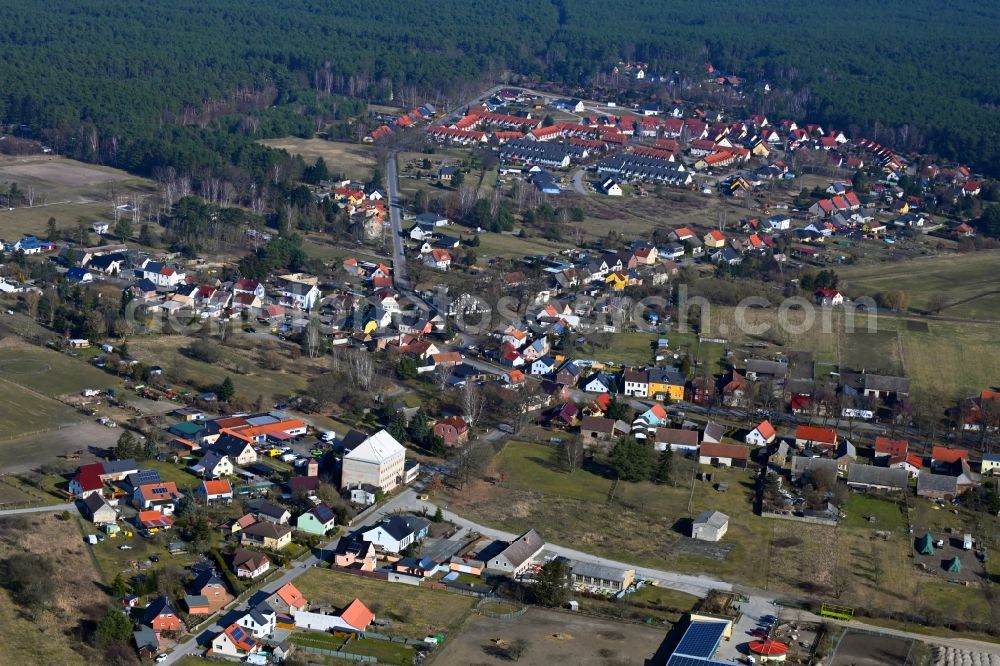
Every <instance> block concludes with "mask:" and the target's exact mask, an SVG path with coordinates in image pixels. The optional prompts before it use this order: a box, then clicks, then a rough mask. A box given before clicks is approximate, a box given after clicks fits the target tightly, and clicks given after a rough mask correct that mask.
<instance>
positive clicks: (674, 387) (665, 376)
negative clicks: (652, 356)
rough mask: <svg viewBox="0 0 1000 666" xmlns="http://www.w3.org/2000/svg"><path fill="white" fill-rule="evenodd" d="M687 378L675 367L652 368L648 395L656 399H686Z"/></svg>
mask: <svg viewBox="0 0 1000 666" xmlns="http://www.w3.org/2000/svg"><path fill="white" fill-rule="evenodd" d="M686 384H687V378H686V377H684V375H683V373H681V372H680V371H678V370H674V369H673V368H650V369H649V384H648V387H649V388H648V389H647V393H646V395H648V396H649V397H650V398H654V399H655V400H670V401H678V400H683V399H684V386H685V385H686Z"/></svg>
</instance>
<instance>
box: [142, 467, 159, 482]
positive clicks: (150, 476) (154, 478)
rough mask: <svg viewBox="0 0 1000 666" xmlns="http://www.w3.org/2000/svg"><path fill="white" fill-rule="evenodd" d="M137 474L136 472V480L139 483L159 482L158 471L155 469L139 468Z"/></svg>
mask: <svg viewBox="0 0 1000 666" xmlns="http://www.w3.org/2000/svg"><path fill="white" fill-rule="evenodd" d="M137 474H138V482H139V484H140V485H141V484H144V483H159V482H160V473H159V472H157V471H156V470H155V469H144V470H140V471H139V472H138V473H137Z"/></svg>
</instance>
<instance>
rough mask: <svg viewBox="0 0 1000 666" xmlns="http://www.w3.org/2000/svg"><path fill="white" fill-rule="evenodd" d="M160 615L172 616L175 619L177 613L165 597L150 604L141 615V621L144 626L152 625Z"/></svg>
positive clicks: (158, 598)
mask: <svg viewBox="0 0 1000 666" xmlns="http://www.w3.org/2000/svg"><path fill="white" fill-rule="evenodd" d="M161 615H173V616H174V617H177V611H175V610H174V608H173V606H171V605H170V600H169V599H167V598H166V597H157V598H156V599H154V600H153V601H152V603H150V604H149V605H148V606H146V610H145V611H144V612H143V614H142V619H143V621H144V622H145V623H146V624H152V622H153V620H155V619H156V618H158V617H160V616H161Z"/></svg>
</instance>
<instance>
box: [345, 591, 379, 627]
mask: <svg viewBox="0 0 1000 666" xmlns="http://www.w3.org/2000/svg"><path fill="white" fill-rule="evenodd" d="M340 619H342V620H343V621H344V622H346V623H347V624H349V625H350V626H352V627H353V628H355V629H357V630H358V631H364V630H365V629H367V628H368V625H370V624H371V623H372V621H374V620H375V613H373V612H371V611H370V610H368V607H367V606H365V605H364V604H363V603H361V600H360V599H357V598H355V599H354V601H352V602H351V603H350V604H349V605H348V606H347V608H345V609H344V612H343V613H341V614H340Z"/></svg>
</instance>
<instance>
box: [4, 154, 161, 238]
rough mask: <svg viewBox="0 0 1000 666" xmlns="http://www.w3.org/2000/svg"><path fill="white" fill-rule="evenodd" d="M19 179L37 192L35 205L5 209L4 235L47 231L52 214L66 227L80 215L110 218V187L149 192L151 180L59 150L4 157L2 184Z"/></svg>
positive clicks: (21, 185) (73, 224) (20, 185)
mask: <svg viewBox="0 0 1000 666" xmlns="http://www.w3.org/2000/svg"><path fill="white" fill-rule="evenodd" d="M11 183H17V186H18V188H19V189H20V190H21V191H22V192H26V191H27V190H28V188H31V189H33V190H34V192H35V200H34V204H35V205H34V206H32V207H28V206H27V205H24V206H22V207H19V208H16V209H14V210H7V209H6V208H4V209H3V210H0V237H3V238H8V239H9V238H15V237H17V236H20V235H23V234H44V233H45V231H46V224H47V222H48V219H49V218H50V217H54V218H55V219H56V223H57V224H58V226H59V228H61V229H69V228H75V227H76V224H77V220H80V219H82V220H85V221H88V222H89V221H96V220H99V219H100V220H109V219H110V218H111V205H110V203H109V196H108V193H109V190H110V187H111V186H112V185H114V187H115V189H116V190H117V191H118V193H120V194H121V193H125V194H128V193H133V192H134V193H141V194H144V195H145V194H149V193H150V192H152V190H153V186H152V183H150V182H149V181H147V180H145V179H142V178H137V177H135V176H132V175H130V174H128V173H126V172H124V171H119V170H117V169H111V168H109V167H104V166H98V165H94V164H84V163H82V162H76V161H74V160H68V159H64V158H62V157H57V156H54V155H31V156H27V157H9V156H0V187H2V188H3V189H4V190H6V189H7V188H8V187H9V186H10V184H11Z"/></svg>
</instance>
